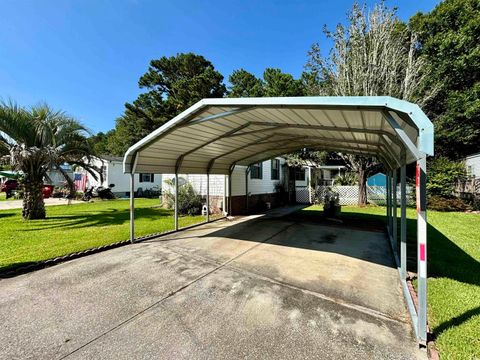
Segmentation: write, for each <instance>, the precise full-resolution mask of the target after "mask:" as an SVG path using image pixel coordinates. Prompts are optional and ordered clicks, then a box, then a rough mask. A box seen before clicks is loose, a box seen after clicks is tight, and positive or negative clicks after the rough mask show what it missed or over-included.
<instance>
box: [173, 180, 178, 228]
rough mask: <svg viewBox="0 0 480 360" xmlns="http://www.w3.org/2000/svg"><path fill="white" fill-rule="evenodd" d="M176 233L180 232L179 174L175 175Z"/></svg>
mask: <svg viewBox="0 0 480 360" xmlns="http://www.w3.org/2000/svg"><path fill="white" fill-rule="evenodd" d="M174 216H175V231H178V173H177V172H176V173H175V213H174Z"/></svg>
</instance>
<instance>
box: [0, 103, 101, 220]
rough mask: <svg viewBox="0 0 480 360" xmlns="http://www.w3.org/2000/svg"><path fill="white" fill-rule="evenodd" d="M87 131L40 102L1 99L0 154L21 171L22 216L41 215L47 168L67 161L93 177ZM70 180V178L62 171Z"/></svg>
mask: <svg viewBox="0 0 480 360" xmlns="http://www.w3.org/2000/svg"><path fill="white" fill-rule="evenodd" d="M87 134H88V131H87V130H86V128H85V127H84V126H83V125H82V124H80V123H79V122H78V121H77V120H75V119H74V118H72V117H70V116H68V115H66V114H65V113H64V112H62V111H54V110H52V109H51V108H50V107H49V106H48V105H45V104H42V105H38V106H34V107H31V108H24V107H20V106H18V105H16V104H14V103H12V102H9V103H3V102H2V103H0V156H3V159H4V160H8V161H9V162H10V164H11V166H12V168H13V170H17V171H19V172H21V173H22V178H21V184H22V186H23V191H24V193H23V211H22V215H23V218H24V219H44V218H45V215H46V214H45V204H44V201H43V195H42V187H43V181H44V179H45V178H47V172H48V171H49V170H52V169H57V170H60V171H62V170H61V168H60V165H61V164H64V163H69V164H71V165H74V166H75V165H77V166H81V167H83V168H84V169H86V170H87V171H88V172H89V173H91V174H92V175H94V176H95V177H96V174H97V173H99V171H98V169H96V168H95V167H94V166H92V165H90V164H89V163H90V159H91V157H92V156H93V151H92V148H91V147H90V144H89V142H88V141H87V139H86V135H87ZM62 173H63V175H64V176H65V177H66V179H67V182H69V184H70V187H71V184H73V181H72V180H71V179H69V177H68V175H67V174H66V173H64V172H62Z"/></svg>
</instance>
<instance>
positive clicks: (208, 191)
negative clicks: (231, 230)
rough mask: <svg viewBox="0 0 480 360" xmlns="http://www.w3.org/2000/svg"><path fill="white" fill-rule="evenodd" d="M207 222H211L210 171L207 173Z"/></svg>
mask: <svg viewBox="0 0 480 360" xmlns="http://www.w3.org/2000/svg"><path fill="white" fill-rule="evenodd" d="M206 215H207V219H206V220H207V223H208V222H210V173H207V214H206Z"/></svg>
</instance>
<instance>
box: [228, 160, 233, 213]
mask: <svg viewBox="0 0 480 360" xmlns="http://www.w3.org/2000/svg"><path fill="white" fill-rule="evenodd" d="M232 174H233V169H232V170H231V171H230V172H229V174H228V215H230V216H232Z"/></svg>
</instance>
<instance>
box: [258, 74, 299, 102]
mask: <svg viewBox="0 0 480 360" xmlns="http://www.w3.org/2000/svg"><path fill="white" fill-rule="evenodd" d="M263 79H264V83H265V85H264V89H265V96H303V95H305V89H304V87H303V83H302V81H301V80H296V79H294V78H293V76H292V75H291V74H286V73H283V72H282V71H281V70H280V69H272V68H268V69H266V70H265V72H264V73H263Z"/></svg>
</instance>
